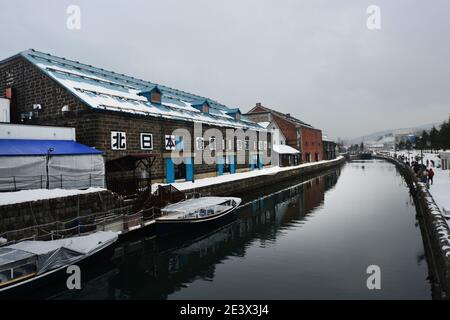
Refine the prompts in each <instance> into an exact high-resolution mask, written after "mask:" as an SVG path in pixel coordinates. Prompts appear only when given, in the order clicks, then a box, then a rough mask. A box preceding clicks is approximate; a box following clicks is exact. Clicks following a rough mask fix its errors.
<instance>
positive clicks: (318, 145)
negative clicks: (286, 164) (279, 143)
mask: <svg viewBox="0 0 450 320" xmlns="http://www.w3.org/2000/svg"><path fill="white" fill-rule="evenodd" d="M246 116H247V117H248V118H249V119H251V120H253V121H255V122H265V121H266V122H272V121H275V122H276V123H277V125H278V127H279V128H280V130H281V131H282V133H283V135H284V136H285V137H286V144H287V145H289V146H291V147H292V148H295V149H297V150H299V151H300V155H301V156H300V157H301V160H302V161H303V162H314V161H320V160H323V159H324V156H323V146H322V131H321V130H319V129H317V128H314V127H313V126H311V125H310V124H307V123H305V122H303V121H301V120H299V119H296V118H294V117H292V116H291V115H290V114H284V113H281V112H278V111H275V110H273V109H270V108H267V107H264V106H263V105H261V103H257V104H256V106H255V107H253V108H252V109H251V110H250V111H249V112H248V113H247V114H246Z"/></svg>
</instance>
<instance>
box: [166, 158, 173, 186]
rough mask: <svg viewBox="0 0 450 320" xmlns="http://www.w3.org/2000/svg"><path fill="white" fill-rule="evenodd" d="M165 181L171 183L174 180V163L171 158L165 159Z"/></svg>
mask: <svg viewBox="0 0 450 320" xmlns="http://www.w3.org/2000/svg"><path fill="white" fill-rule="evenodd" d="M166 181H167V183H173V182H174V181H175V165H174V163H173V160H172V158H167V159H166Z"/></svg>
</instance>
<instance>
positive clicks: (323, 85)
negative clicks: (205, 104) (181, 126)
mask: <svg viewBox="0 0 450 320" xmlns="http://www.w3.org/2000/svg"><path fill="white" fill-rule="evenodd" d="M72 4H73V5H78V6H79V7H80V9H81V29H80V30H69V29H68V28H67V27H66V22H67V19H68V17H69V15H68V14H67V13H66V10H67V7H68V6H69V5H72ZM369 5H378V6H379V7H380V9H381V30H369V29H368V28H367V26H366V21H367V18H368V14H367V13H366V9H367V7H368V6H369ZM1 8H2V9H1V10H0V27H1V30H2V41H1V45H0V59H3V58H6V57H9V56H11V55H14V54H16V53H18V52H20V51H22V50H25V49H28V48H34V49H36V50H40V51H44V52H48V53H51V54H54V55H58V56H64V57H66V58H69V59H74V60H78V61H81V62H85V63H88V64H92V65H95V66H98V67H103V68H105V69H109V70H113V71H116V72H120V73H126V74H129V75H131V76H135V77H138V78H142V79H145V80H150V81H154V82H157V83H160V84H164V85H168V86H172V87H175V88H177V89H181V90H185V91H189V92H192V93H196V94H200V95H203V96H206V97H209V98H211V99H214V100H218V101H219V102H222V103H224V104H226V105H227V106H229V107H239V108H241V110H242V111H244V112H245V111H248V110H249V109H250V108H251V107H253V106H254V105H255V103H256V102H261V103H262V104H263V105H265V106H268V107H272V108H275V109H277V110H280V111H282V112H290V113H291V114H292V115H294V116H296V117H298V118H300V119H301V120H303V121H305V122H308V123H311V124H313V125H314V126H316V127H319V128H321V129H322V130H323V131H324V132H325V133H328V134H329V135H330V136H332V137H334V138H337V137H341V138H346V137H355V136H360V135H364V134H368V133H372V132H373V131H378V130H384V129H393V128H402V127H410V126H415V125H421V124H427V123H434V122H441V121H443V120H444V119H447V118H448V116H449V114H450V103H449V102H450V88H449V86H450V63H449V59H450V41H449V40H450V37H449V36H450V23H449V21H450V2H449V1H446V0H442V1H440V0H434V1H432V2H431V1H411V0H409V1H407V0H405V1H402V0H395V1H392V0H386V1H381V0H372V1H365V0H354V1H353V0H352V1H350V0H342V1H334V0H329V1H322V0H304V1H301V0H287V1H275V0H252V1H244V0H239V1H237V0H226V1H213V0H189V1H186V0H160V1H149V0H145V1H144V0H143V1H133V0H127V1H112V0H107V1H106V0H102V1H100V0H90V1H75V0H72V1H43V0H35V1H25V0H14V1H13V2H11V1H10V2H7V1H3V0H1Z"/></svg>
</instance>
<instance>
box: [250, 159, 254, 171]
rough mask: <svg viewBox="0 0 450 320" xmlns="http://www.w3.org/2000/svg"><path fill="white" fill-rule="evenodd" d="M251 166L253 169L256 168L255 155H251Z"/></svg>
mask: <svg viewBox="0 0 450 320" xmlns="http://www.w3.org/2000/svg"><path fill="white" fill-rule="evenodd" d="M250 168H251V170H252V171H253V170H255V156H251V157H250Z"/></svg>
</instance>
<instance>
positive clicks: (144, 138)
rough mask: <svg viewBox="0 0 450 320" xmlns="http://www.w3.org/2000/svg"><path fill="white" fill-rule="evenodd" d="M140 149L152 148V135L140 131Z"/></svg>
mask: <svg viewBox="0 0 450 320" xmlns="http://www.w3.org/2000/svg"><path fill="white" fill-rule="evenodd" d="M141 150H153V135H152V134H151V133H141Z"/></svg>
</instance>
